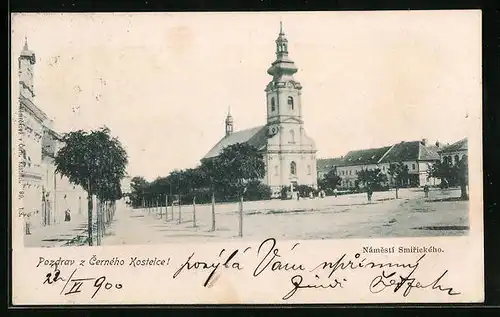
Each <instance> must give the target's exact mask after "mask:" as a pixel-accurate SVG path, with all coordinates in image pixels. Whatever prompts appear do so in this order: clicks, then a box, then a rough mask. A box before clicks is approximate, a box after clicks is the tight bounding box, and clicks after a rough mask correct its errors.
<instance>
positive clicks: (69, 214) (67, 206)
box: [64, 195, 71, 221]
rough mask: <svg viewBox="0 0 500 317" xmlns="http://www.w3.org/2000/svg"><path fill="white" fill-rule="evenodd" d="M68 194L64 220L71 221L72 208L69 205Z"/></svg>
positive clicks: (65, 200) (65, 201) (65, 202)
mask: <svg viewBox="0 0 500 317" xmlns="http://www.w3.org/2000/svg"><path fill="white" fill-rule="evenodd" d="M66 198H67V196H66V195H64V221H71V210H70V208H69V205H68V200H67V199H66Z"/></svg>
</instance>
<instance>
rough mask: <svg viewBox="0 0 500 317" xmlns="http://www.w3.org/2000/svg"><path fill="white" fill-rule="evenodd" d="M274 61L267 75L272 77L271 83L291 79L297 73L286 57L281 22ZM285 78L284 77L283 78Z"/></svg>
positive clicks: (286, 46)
mask: <svg viewBox="0 0 500 317" xmlns="http://www.w3.org/2000/svg"><path fill="white" fill-rule="evenodd" d="M275 42H276V60H275V61H274V62H273V63H272V64H271V67H270V68H269V69H268V70H267V73H268V74H269V75H271V76H273V81H275V82H276V81H282V79H283V80H285V81H286V80H288V79H293V78H292V76H293V74H295V73H296V72H297V70H298V69H297V67H296V66H295V63H294V62H293V61H292V60H291V59H290V58H289V57H288V39H287V38H286V35H285V31H283V22H281V21H280V33H279V34H278V38H277V39H276V41H275ZM283 76H285V77H283Z"/></svg>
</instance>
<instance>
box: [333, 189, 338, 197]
mask: <svg viewBox="0 0 500 317" xmlns="http://www.w3.org/2000/svg"><path fill="white" fill-rule="evenodd" d="M333 196H334V197H337V188H336V187H335V188H334V189H333Z"/></svg>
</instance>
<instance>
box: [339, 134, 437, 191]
mask: <svg viewBox="0 0 500 317" xmlns="http://www.w3.org/2000/svg"><path fill="white" fill-rule="evenodd" d="M438 146H439V143H436V145H428V144H427V140H425V139H424V140H421V141H410V142H404V141H403V142H401V143H397V144H394V145H392V146H384V147H380V148H373V149H364V150H356V151H350V152H348V153H347V154H346V155H345V156H344V157H343V159H342V160H341V161H339V162H338V165H337V167H336V169H337V175H338V176H340V177H341V179H342V180H341V185H340V187H341V188H354V187H356V181H357V179H358V176H357V173H358V172H359V171H361V170H367V169H376V168H379V169H380V170H381V172H382V173H386V174H387V173H388V171H389V167H390V165H391V164H394V163H398V162H403V163H404V164H405V165H406V166H408V172H409V174H410V177H409V178H408V180H407V184H405V185H407V186H411V187H418V186H424V185H426V184H429V183H430V184H435V183H436V180H434V179H428V178H427V171H428V169H429V166H430V165H432V164H433V163H435V162H437V161H439V160H440V157H439V154H438V152H437V150H438ZM388 182H389V185H392V184H393V182H394V181H393V180H392V179H391V177H390V176H389V175H388Z"/></svg>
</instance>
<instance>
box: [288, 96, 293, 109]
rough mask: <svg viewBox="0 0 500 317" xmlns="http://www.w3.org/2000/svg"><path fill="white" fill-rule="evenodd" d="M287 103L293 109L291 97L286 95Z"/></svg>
mask: <svg viewBox="0 0 500 317" xmlns="http://www.w3.org/2000/svg"><path fill="white" fill-rule="evenodd" d="M288 105H289V106H290V110H293V97H291V96H290V97H288Z"/></svg>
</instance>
